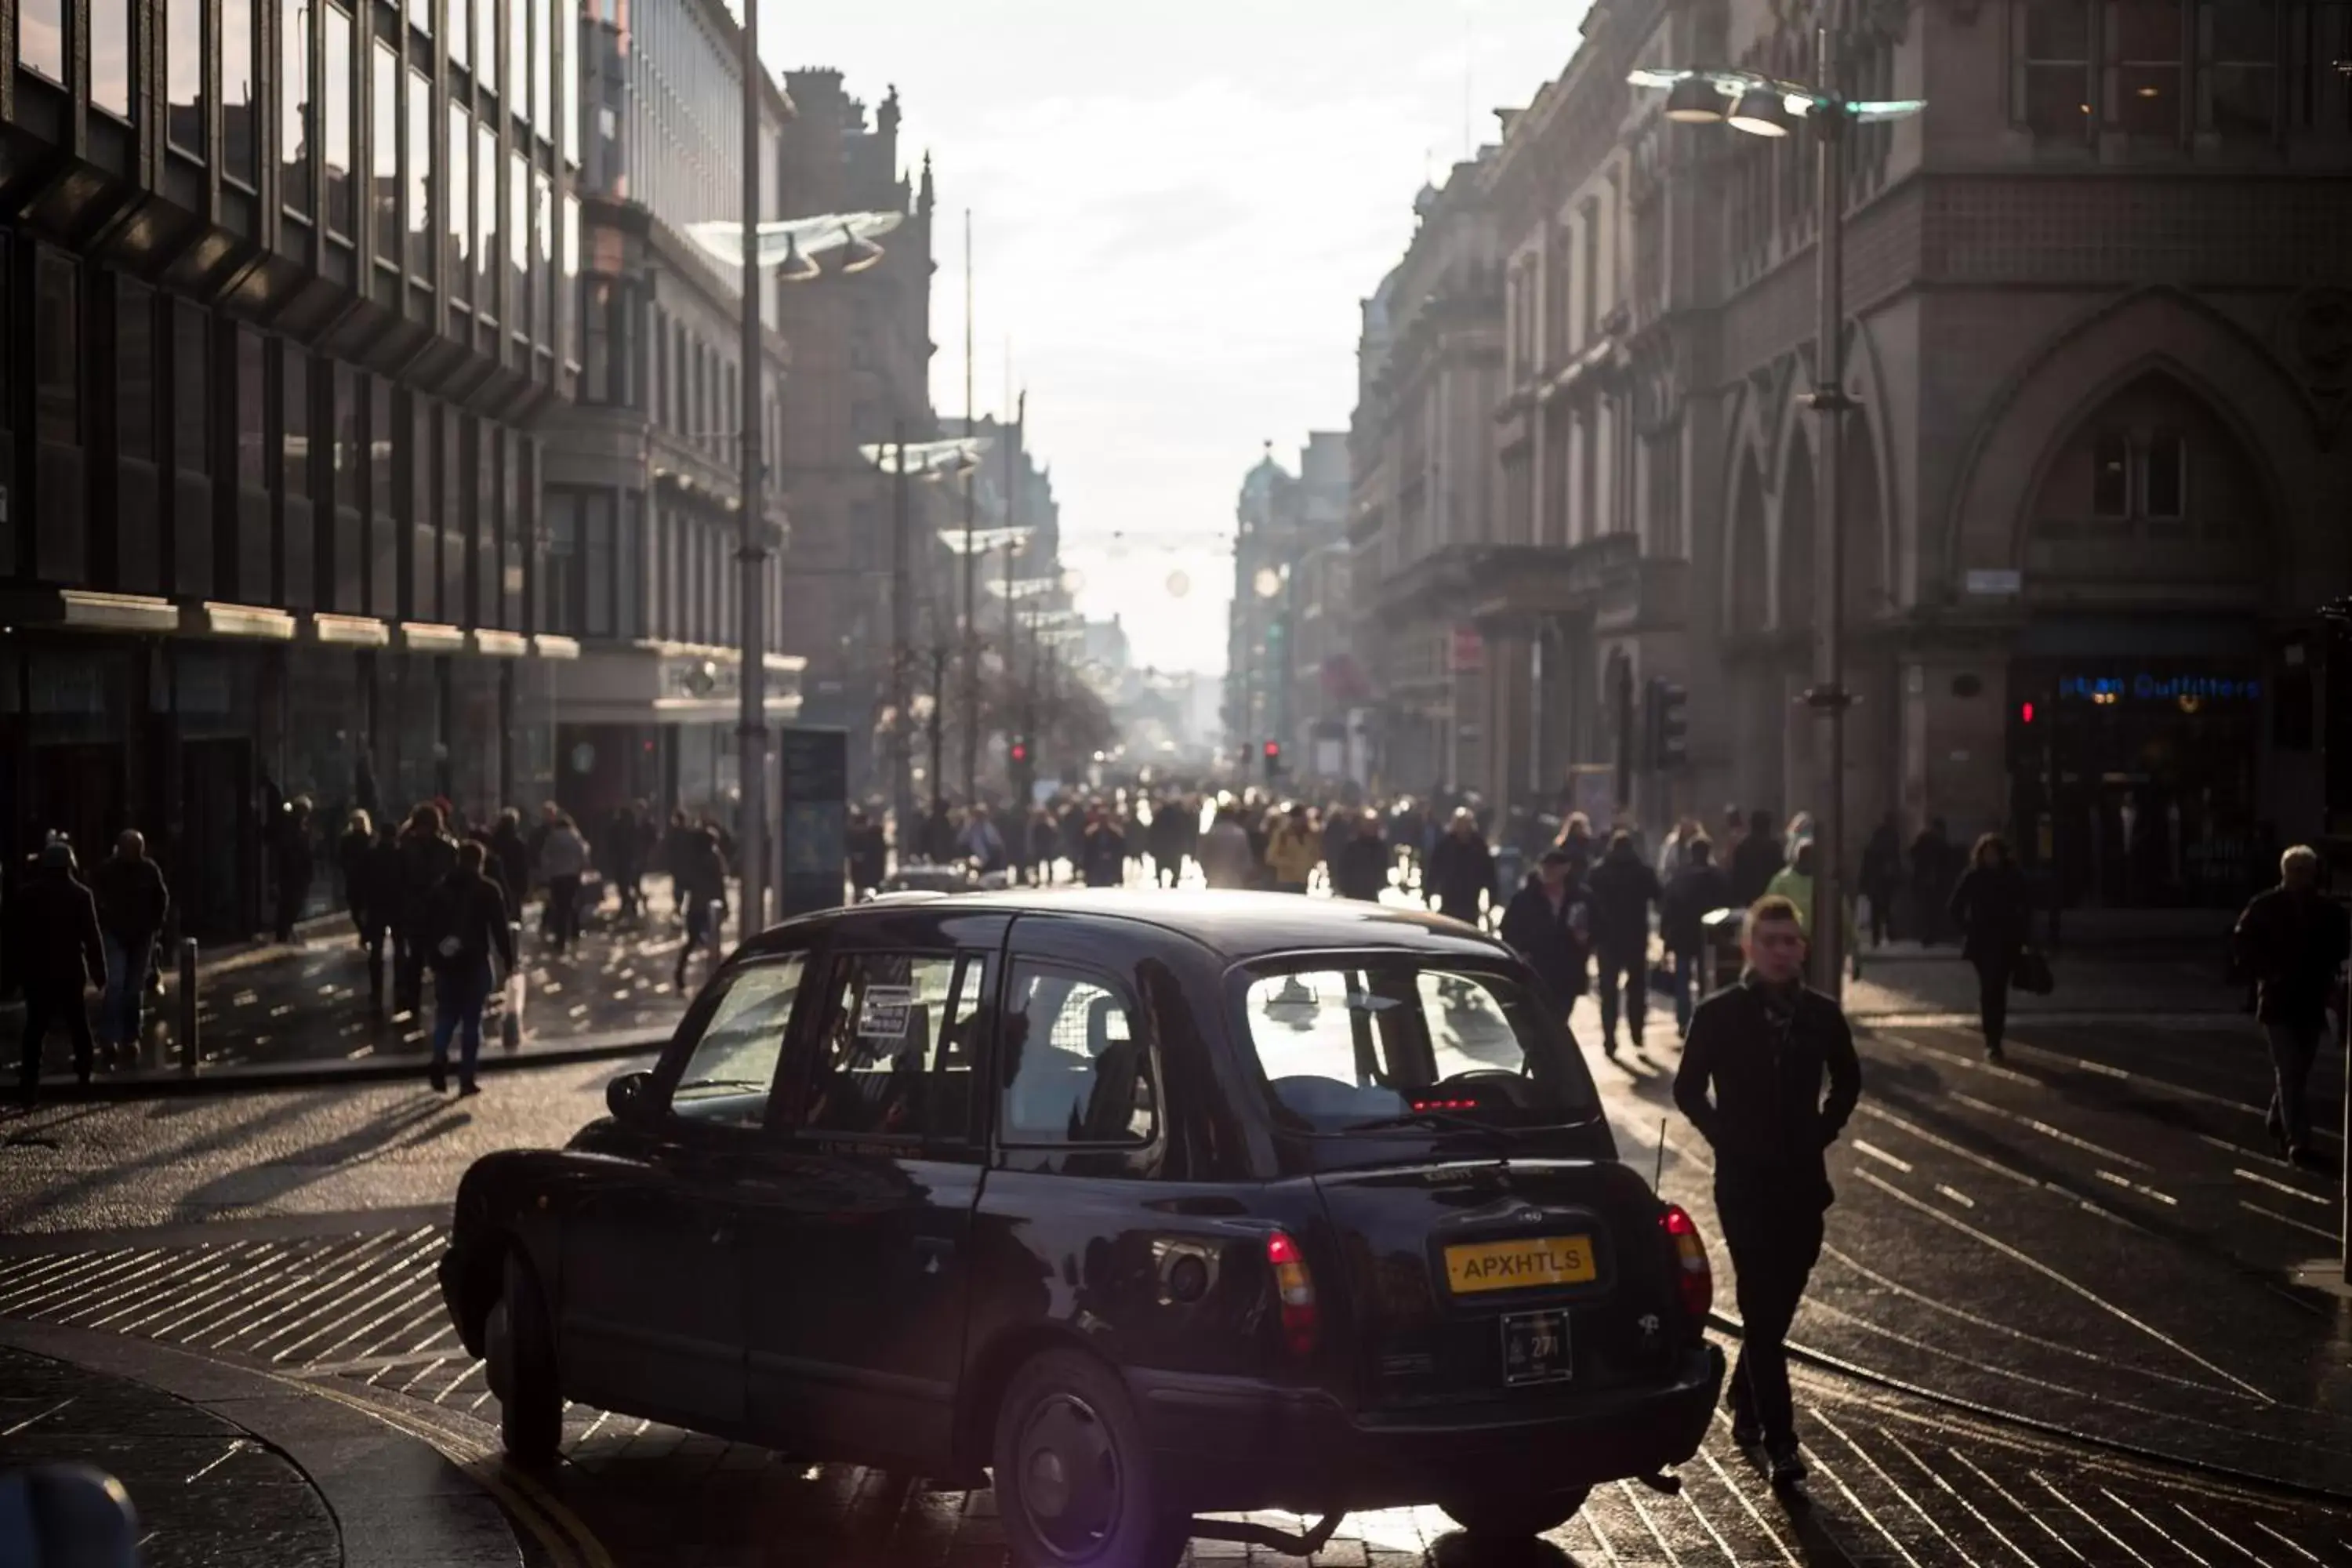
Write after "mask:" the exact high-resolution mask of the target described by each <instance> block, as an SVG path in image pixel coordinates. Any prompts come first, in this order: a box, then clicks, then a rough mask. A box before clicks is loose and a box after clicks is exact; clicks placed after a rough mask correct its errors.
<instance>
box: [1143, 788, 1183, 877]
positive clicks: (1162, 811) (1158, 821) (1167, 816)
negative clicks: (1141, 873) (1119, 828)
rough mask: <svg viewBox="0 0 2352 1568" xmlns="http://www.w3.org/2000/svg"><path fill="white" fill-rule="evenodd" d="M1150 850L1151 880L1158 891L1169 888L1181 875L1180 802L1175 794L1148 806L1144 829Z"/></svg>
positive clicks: (1181, 827)
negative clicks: (1149, 817)
mask: <svg viewBox="0 0 2352 1568" xmlns="http://www.w3.org/2000/svg"><path fill="white" fill-rule="evenodd" d="M1145 831H1146V834H1147V836H1148V841H1149V843H1150V847H1151V879H1152V881H1153V883H1154V884H1155V885H1157V886H1159V887H1162V888H1172V887H1174V886H1176V883H1177V881H1178V879H1180V878H1181V877H1182V876H1183V874H1184V803H1183V801H1182V800H1181V798H1179V797H1178V796H1177V795H1172V794H1171V795H1162V796H1160V799H1159V801H1158V802H1157V803H1155V804H1154V805H1153V806H1152V807H1151V825H1150V827H1149V828H1147V829H1146V830H1145Z"/></svg>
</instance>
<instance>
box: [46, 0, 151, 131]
mask: <svg viewBox="0 0 2352 1568" xmlns="http://www.w3.org/2000/svg"><path fill="white" fill-rule="evenodd" d="M31 9H32V7H30V6H27V7H26V12H27V13H29V12H30V11H31ZM89 103H90V107H91V108H92V109H102V110H106V112H108V113H109V114H118V115H121V117H122V118H124V119H125V120H128V119H129V118H131V0H90V6H89Z"/></svg>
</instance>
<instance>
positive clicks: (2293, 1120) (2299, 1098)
mask: <svg viewBox="0 0 2352 1568" xmlns="http://www.w3.org/2000/svg"><path fill="white" fill-rule="evenodd" d="M2347 942H2352V916H2347V914H2346V913H2345V910H2344V906H2343V905H2341V904H2339V903H2337V902H2336V900H2333V899H2330V898H2328V897H2327V896H2326V894H2324V893H2322V892H2321V891H2320V890H2319V854H2318V852H2317V851H2316V850H2315V849H2313V848H2311V847H2309V846H2307V845H2302V844H2298V845H2296V846H2295V847H2294V848H2292V849H2289V850H2288V851H2287V852H2286V853H2285V854H2284V855H2282V856H2280V857H2279V885H2278V886H2277V887H2275V888H2273V889H2270V890H2269V891H2268V892H2263V893H2257V894H2255V895H2254V897H2253V900H2252V902H2250V903H2248V904H2247V905H2246V908H2245V911H2244V912H2243V913H2242V914H2241V915H2239V917H2238V924H2237V928H2236V930H2235V931H2233V932H2231V945H2232V947H2233V949H2234V950H2235V952H2236V954H2237V959H2238V964H2239V967H2240V968H2241V969H2242V971H2243V972H2244V973H2247V974H2249V975H2251V976H2252V978H2253V980H2254V984H2255V985H2256V987H2257V989H2256V993H2255V999H2254V1019H2255V1021H2256V1022H2257V1023H2259V1024H2261V1025H2262V1026H2263V1034H2264V1035H2266V1036H2267V1037H2269V1040H2270V1047H2271V1068H2272V1072H2273V1078H2274V1079H2275V1082H2274V1083H2273V1087H2272V1090H2271V1104H2270V1110H2269V1113H2268V1114H2267V1115H2266V1116H2265V1117H2264V1118H2263V1125H2264V1126H2266V1127H2267V1128H2268V1129H2269V1130H2270V1135H2271V1138H2272V1140H2273V1142H2276V1143H2277V1144H2278V1145H2279V1146H2280V1148H2281V1149H2282V1150H2283V1151H2284V1152H2285V1154H2286V1157H2287V1158H2288V1159H2290V1160H2293V1161H2294V1162H2295V1163H2297V1164H2302V1163H2306V1162H2308V1161H2309V1160H2310V1159H2311V1158H2312V1156H2313V1154H2314V1152H2315V1150H2314V1148H2313V1145H2312V1142H2311V1101H2310V1100H2309V1099H2308V1098H2307V1097H2306V1096H2305V1091H2304V1090H2305V1082H2306V1081H2307V1080H2308V1079H2309V1078H2310V1076H2311V1064H2312V1061H2313V1059H2314V1058H2316V1057H2317V1056H2318V1054H2319V1042H2320V1039H2321V1037H2322V1036H2323V1035H2324V1034H2325V1033H2326V1028H2327V1007H2328V1004H2329V1001H2330V999H2331V998H2332V997H2333V996H2334V995H2335V994H2336V984H2337V976H2338V975H2339V974H2341V973H2342V972H2343V968H2344V958H2345V947H2346V944H2347ZM2339 1005H2340V1004H2339Z"/></svg>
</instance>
